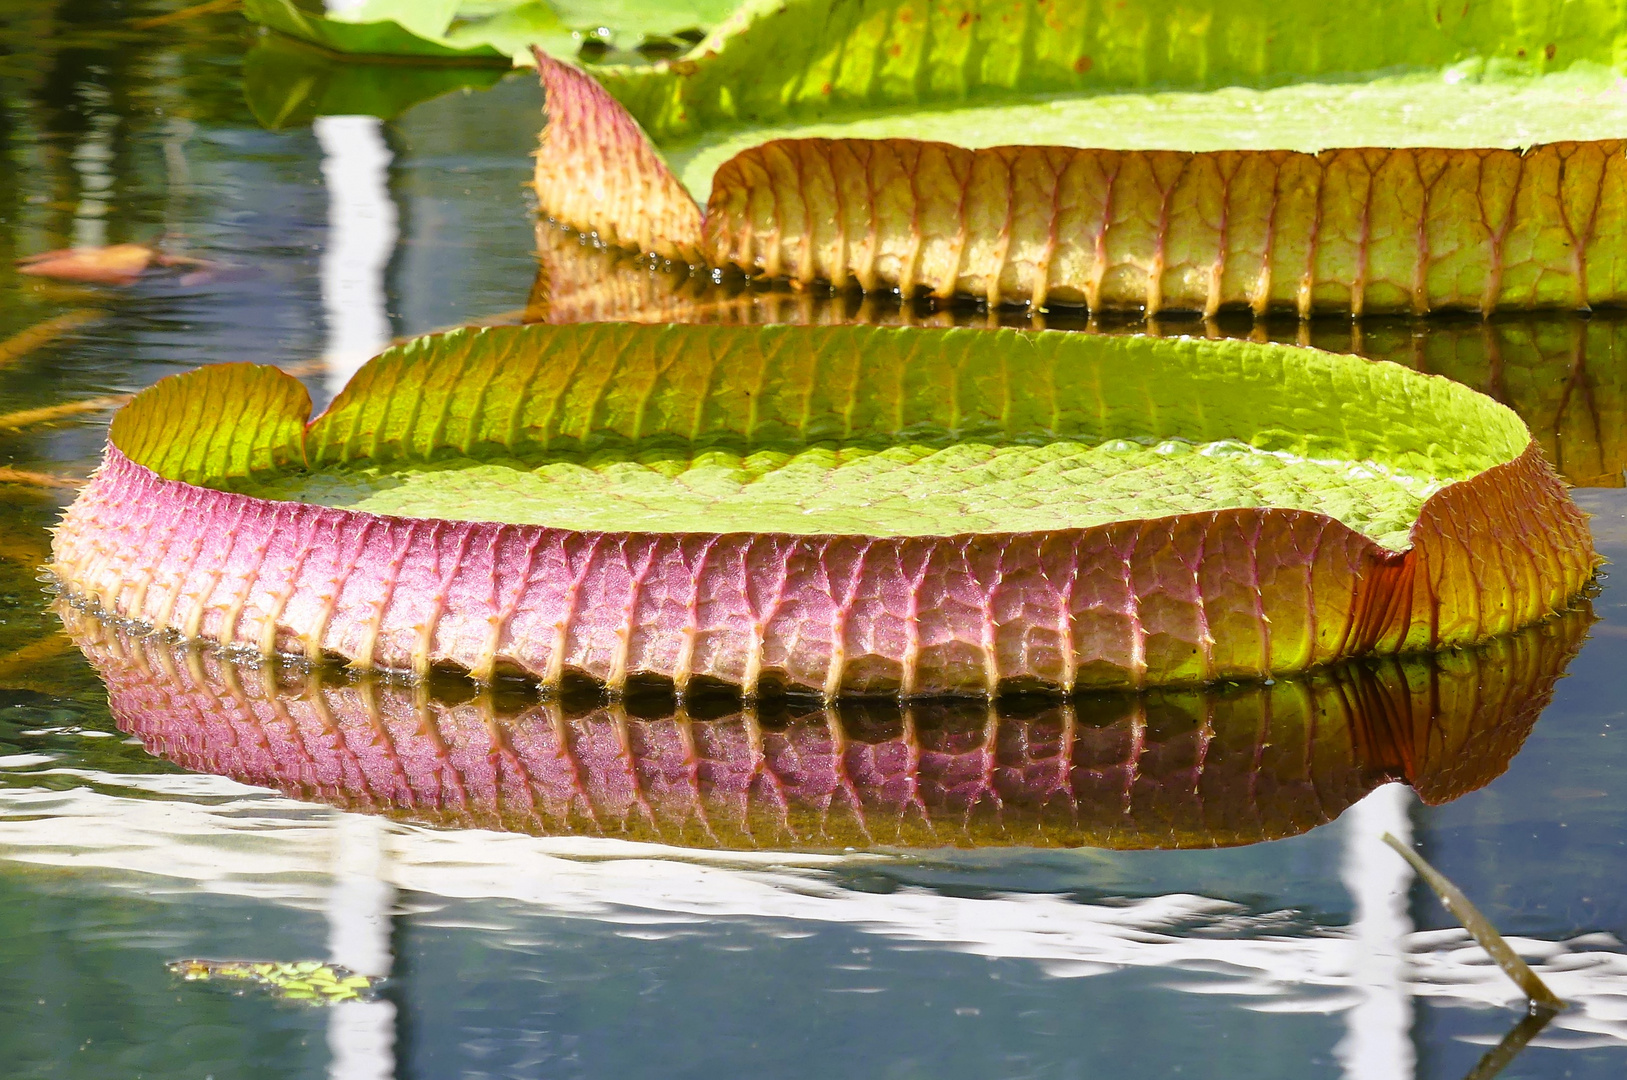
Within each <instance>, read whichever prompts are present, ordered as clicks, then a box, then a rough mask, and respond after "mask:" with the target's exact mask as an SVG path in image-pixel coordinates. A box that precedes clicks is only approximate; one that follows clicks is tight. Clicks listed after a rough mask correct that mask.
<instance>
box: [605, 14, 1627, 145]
mask: <svg viewBox="0 0 1627 1080" xmlns="http://www.w3.org/2000/svg"><path fill="white" fill-rule="evenodd" d="M1624 39H1627V21H1624V19H1623V16H1622V13H1621V11H1620V9H1619V8H1618V6H1617V5H1616V4H1614V3H1612V2H1611V0H1473V2H1471V3H1467V4H1463V5H1460V6H1459V7H1456V8H1453V6H1452V5H1451V4H1435V3H1415V2H1412V0H1375V2H1373V3H1363V4H1349V3H1339V2H1337V0H1305V2H1302V3H1297V4H1283V3H1278V2H1276V0H1183V2H1173V0H1148V2H1141V3H1133V4H1121V3H1118V2H1117V0H1099V2H1085V3H1074V4H1063V3H1053V2H1046V0H836V2H831V0H753V2H751V3H747V4H745V5H744V6H742V7H741V9H740V10H739V11H738V12H736V14H735V15H734V17H733V18H731V19H729V20H728V21H727V22H725V23H723V24H722V25H720V26H718V28H717V29H716V30H715V31H714V32H713V33H712V34H711V36H710V37H708V38H707V39H706V40H705V41H702V42H701V43H700V44H699V45H697V46H696V47H695V48H694V50H692V51H691V52H690V53H689V54H688V55H687V56H684V57H682V58H680V59H677V60H673V61H667V62H663V63H661V64H657V65H655V66H653V67H648V68H619V69H618V68H606V69H600V70H598V71H596V73H595V74H596V76H597V77H598V78H599V79H600V80H601V81H602V82H603V83H604V84H605V86H606V87H607V88H608V89H609V90H610V92H611V93H612V94H613V95H615V96H616V97H617V99H618V100H620V101H621V102H622V103H623V104H624V105H625V106H626V107H627V108H628V110H629V111H630V112H632V114H633V115H634V116H635V117H636V118H637V119H638V120H639V122H640V123H641V124H642V125H643V126H644V128H645V130H646V131H648V132H649V133H650V135H651V136H652V137H654V138H656V139H657V140H658V141H660V140H665V139H668V138H671V137H676V136H680V135H682V134H684V133H686V132H695V131H701V130H708V129H715V128H720V127H726V126H731V125H753V124H778V123H783V122H787V121H798V120H800V121H806V120H809V119H812V118H824V117H831V116H834V115H838V114H851V113H855V112H863V111H865V110H874V109H878V108H888V109H892V110H894V111H897V110H900V109H901V108H909V107H917V108H920V107H942V106H946V105H953V104H962V103H989V102H999V101H1009V100H1013V99H1018V98H1021V97H1022V96H1024V95H1044V94H1058V93H1070V94H1076V93H1083V94H1091V95H1095V94H1100V93H1103V92H1112V91H1124V90H1138V91H1159V90H1210V89H1216V88H1219V87H1226V86H1245V87H1255V88H1265V87H1272V86H1281V85H1285V84H1290V83H1300V82H1323V83H1327V84H1330V85H1337V84H1341V83H1345V84H1347V83H1350V82H1352V81H1366V80H1369V79H1372V78H1374V77H1381V76H1386V75H1397V74H1403V73H1409V72H1410V73H1423V72H1440V71H1441V70H1442V69H1448V68H1450V66H1451V65H1459V64H1461V63H1462V62H1464V61H1474V60H1478V61H1480V62H1482V63H1485V62H1492V63H1493V66H1494V69H1495V70H1499V71H1504V72H1509V73H1513V72H1519V73H1522V74H1525V75H1542V74H1547V73H1552V72H1558V71H1564V70H1566V69H1569V68H1570V67H1572V66H1573V65H1575V64H1577V63H1578V62H1584V63H1591V64H1594V65H1601V66H1605V67H1619V65H1620V63H1621V57H1620V43H1621V42H1622V41H1623V40H1624ZM1456 70H1457V71H1458V72H1459V77H1461V74H1462V73H1463V71H1464V69H1462V68H1458V69H1456ZM1469 70H1470V71H1472V70H1473V67H1472V66H1471V68H1470V69H1469ZM1416 103H1417V105H1418V107H1419V109H1420V111H1428V110H1434V111H1437V112H1443V113H1448V112H1451V111H1452V109H1451V106H1450V104H1449V102H1436V101H1434V100H1432V99H1431V97H1430V95H1429V93H1427V92H1420V93H1419V94H1418V95H1417V98H1416ZM956 141H958V140H956ZM1344 145H1346V146H1349V145H1359V144H1357V143H1354V142H1346V143H1344ZM1376 145H1385V144H1382V143H1380V144H1376Z"/></svg>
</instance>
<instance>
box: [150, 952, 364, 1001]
mask: <svg viewBox="0 0 1627 1080" xmlns="http://www.w3.org/2000/svg"><path fill="white" fill-rule="evenodd" d="M165 966H166V967H167V968H169V970H170V973H171V974H173V975H178V976H180V977H181V978H183V979H185V980H186V981H187V982H219V983H225V984H228V985H232V984H237V985H241V986H245V987H253V988H255V989H258V990H261V991H263V992H265V993H267V994H269V995H271V996H272V997H275V998H277V999H278V1000H280V1001H297V1002H301V1003H303V1004H306V1005H337V1004H339V1003H340V1002H344V1001H366V1000H369V999H370V998H372V997H373V991H374V990H375V988H376V987H377V986H378V984H379V983H380V982H382V981H383V980H382V979H378V978H373V977H370V976H367V975H358V974H356V973H355V972H353V971H351V970H350V969H349V968H345V967H340V966H339V965H337V964H325V963H323V962H322V961H320V960H172V961H171V962H170V963H168V964H166V965H165Z"/></svg>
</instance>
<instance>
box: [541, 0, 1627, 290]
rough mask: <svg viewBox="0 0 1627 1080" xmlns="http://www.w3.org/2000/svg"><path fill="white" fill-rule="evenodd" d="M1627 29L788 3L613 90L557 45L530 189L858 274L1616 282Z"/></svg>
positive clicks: (675, 246) (616, 74)
mask: <svg viewBox="0 0 1627 1080" xmlns="http://www.w3.org/2000/svg"><path fill="white" fill-rule="evenodd" d="M1624 32H1627V18H1624V16H1623V14H1622V13H1621V12H1620V11H1617V10H1616V8H1615V6H1614V5H1611V4H1606V3H1603V2H1599V3H1588V2H1567V3H1559V2H1558V0H1554V2H1550V3H1541V2H1539V3H1518V2H1514V0H1493V2H1489V3H1484V4H1476V5H1472V6H1471V7H1470V8H1465V9H1464V10H1463V11H1462V12H1460V13H1458V14H1457V15H1456V16H1450V17H1449V16H1448V14H1447V13H1445V12H1444V11H1443V10H1438V9H1437V8H1435V7H1433V6H1429V5H1422V4H1412V3H1403V2H1400V0H1387V2H1381V3H1376V4H1370V5H1334V4H1331V3H1323V2H1317V3H1311V4H1306V5H1280V4H1270V5H1268V4H1264V3H1259V4H1255V3H1245V4H1229V5H1214V6H1212V7H1211V6H1210V5H1205V4H1198V5H1191V4H1178V5H1177V4H1159V3H1152V4H1144V5H1126V6H1125V7H1123V8H1120V7H1117V6H1115V5H1113V4H1105V5H1102V8H1101V10H1097V8H1096V7H1095V6H1094V5H1079V6H1063V5H1051V4H1046V3H1040V2H1039V0H1001V2H994V0H988V2H980V0H969V2H968V3H965V4H955V3H949V4H940V3H927V2H926V0H921V2H919V3H916V2H903V0H893V2H886V0H880V2H867V0H851V2H847V3H838V4H835V5H826V4H816V3H803V2H800V0H792V2H789V3H784V4H778V5H766V6H761V5H760V6H758V7H756V8H754V9H752V11H749V12H743V13H742V14H741V15H740V16H739V17H737V18H736V19H734V20H731V21H730V23H728V24H726V25H725V26H724V27H720V28H719V30H718V31H717V32H715V33H714V34H713V36H712V37H711V38H709V39H708V40H707V41H706V42H703V43H702V44H701V45H700V46H698V47H697V49H696V50H695V52H694V53H693V54H691V55H690V56H687V57H685V58H683V59H682V60H679V61H674V62H668V63H664V64H659V65H656V66H655V67H653V68H646V69H641V70H633V69H611V68H600V69H596V70H595V71H594V73H593V74H594V78H595V79H597V80H598V81H599V82H600V83H601V84H602V85H603V88H604V89H605V90H607V91H608V93H609V95H610V96H608V97H607V96H605V95H604V94H601V93H598V88H597V87H594V88H588V87H584V86H581V85H579V84H580V83H581V82H584V81H585V80H584V79H583V77H582V76H581V75H580V74H579V73H575V72H573V71H569V70H566V69H564V68H562V67H561V66H560V65H558V64H556V63H554V62H552V61H549V60H546V59H544V60H543V61H542V62H541V68H542V74H543V81H544V84H545V86H546V87H547V88H548V93H549V100H548V105H547V111H548V118H549V119H548V124H547V126H546V129H545V132H544V137H543V138H544V150H543V153H542V154H541V155H540V156H539V158H538V165H537V189H538V192H539V195H540V198H541V204H542V208H543V211H544V213H545V214H546V215H548V216H550V217H553V218H555V219H557V220H559V221H561V222H564V223H566V224H569V225H572V226H574V227H577V228H579V229H582V230H583V231H587V232H593V233H596V234H598V235H599V236H602V237H604V238H605V239H607V240H609V241H610V242H611V243H615V244H619V245H625V246H629V247H636V248H638V249H641V250H646V251H654V252H656V253H658V254H660V255H662V256H664V257H668V258H675V259H684V260H687V261H693V262H702V263H705V264H707V265H710V266H735V267H739V268H740V269H742V270H744V271H746V272H747V273H752V274H760V275H763V276H765V277H769V278H780V277H783V278H789V279H792V280H796V281H800V282H802V283H804V284H812V283H815V282H827V283H830V284H832V285H835V286H838V287H845V286H847V285H849V284H853V283H856V284H857V285H858V286H859V287H861V288H862V289H864V290H866V291H872V290H876V289H897V290H899V291H901V292H903V293H905V294H906V295H908V294H911V293H914V292H917V291H920V292H927V293H931V294H932V295H935V296H940V297H948V296H952V295H960V296H973V297H977V298H979V299H983V300H986V301H987V302H989V303H991V304H998V303H1004V302H1024V301H1026V302H1027V303H1028V304H1030V305H1031V306H1033V307H1036V308H1045V307H1046V306H1047V305H1049V304H1073V305H1085V306H1088V307H1090V308H1091V309H1093V310H1101V309H1114V308H1120V309H1122V308H1132V309H1134V308H1144V309H1145V310H1147V311H1149V312H1153V313H1156V312H1159V311H1163V310H1201V311H1204V312H1206V313H1213V312H1215V311H1217V310H1220V309H1222V308H1226V307H1237V306H1245V307H1250V308H1252V309H1253V310H1254V311H1256V312H1260V313H1263V312H1265V311H1267V310H1271V309H1274V308H1289V309H1292V310H1295V311H1297V312H1298V313H1299V314H1300V315H1301V316H1302V317H1308V316H1310V315H1311V314H1313V313H1315V312H1317V311H1323V310H1329V311H1333V310H1336V311H1348V312H1352V313H1355V314H1364V313H1369V312H1375V311H1410V312H1412V313H1416V314H1424V313H1427V312H1430V311H1435V310H1440V309H1468V310H1477V311H1483V312H1490V311H1494V310H1497V309H1501V308H1517V309H1526V308H1549V307H1560V308H1587V307H1590V306H1599V305H1612V304H1621V303H1624V302H1627V271H1623V270H1622V269H1621V264H1620V263H1619V260H1618V259H1617V258H1616V257H1615V252H1616V251H1618V250H1619V249H1620V248H1621V246H1622V244H1623V243H1627V195H1624V191H1627V186H1624V185H1627V165H1624V161H1627V159H1624V156H1623V153H1622V147H1621V144H1620V143H1619V142H1617V141H1615V140H1616V139H1617V137H1618V136H1619V135H1620V134H1621V133H1622V132H1623V131H1627V92H1624V89H1623V88H1624V86H1627V82H1624V81H1623V80H1622V79H1620V78H1619V76H1618V74H1617V72H1618V70H1619V65H1620V59H1621V58H1620V57H1619V56H1618V52H1619V51H1620V46H1619V44H1618V43H1619V42H1620V41H1622V40H1623V35H1624ZM754 72H755V73H759V74H756V75H752V74H749V73H754ZM573 80H574V82H573ZM1126 88H1134V89H1135V90H1136V91H1137V92H1135V93H1125V92H1123V91H1124V90H1125V89H1126ZM1146 91H1153V92H1146ZM617 102H619V104H617ZM635 121H636V123H635ZM640 125H642V129H643V130H642V131H641V130H640ZM646 133H647V134H648V135H649V136H652V137H653V138H654V139H655V141H656V144H657V145H658V146H660V147H661V149H662V151H663V153H662V154H657V152H656V151H655V149H654V148H652V147H651V146H650V145H649V144H648V143H647V142H646V138H645V135H646ZM674 171H675V172H676V175H674V174H673V173H674ZM697 200H699V201H704V202H705V204H706V208H705V214H704V216H702V215H699V214H698V213H697V212H696V209H697V208H696V206H695V203H696V201H697Z"/></svg>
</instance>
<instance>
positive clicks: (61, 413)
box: [0, 394, 135, 431]
mask: <svg viewBox="0 0 1627 1080" xmlns="http://www.w3.org/2000/svg"><path fill="white" fill-rule="evenodd" d="M134 396H135V395H134V394H108V395H107V396H106V397H94V398H86V399H85V400H84V401H65V402H63V403H62V404H61V405H45V406H42V407H40V408H38V409H19V410H18V411H17V412H10V413H0V431H14V430H16V429H17V428H25V427H32V426H34V425H35V424H49V423H51V422H52V421H54V420H66V419H67V418H68V417H70V416H82V415H84V414H85V413H99V412H106V411H107V410H109V409H116V408H118V407H119V406H120V405H123V404H124V403H125V402H127V401H129V400H130V399H131V398H132V397H134Z"/></svg>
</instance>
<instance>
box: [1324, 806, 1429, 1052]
mask: <svg viewBox="0 0 1627 1080" xmlns="http://www.w3.org/2000/svg"><path fill="white" fill-rule="evenodd" d="M1412 799H1413V795H1412V791H1411V790H1410V789H1408V788H1407V787H1406V786H1404V785H1402V784H1385V785H1384V786H1383V787H1381V788H1379V789H1378V790H1376V791H1374V792H1373V793H1372V794H1370V795H1368V796H1367V797H1366V798H1365V799H1363V800H1362V801H1361V802H1359V803H1357V804H1356V805H1355V806H1352V807H1351V808H1350V809H1349V810H1347V811H1345V815H1344V820H1343V821H1342V822H1341V823H1340V824H1341V826H1342V827H1343V828H1344V830H1345V848H1344V861H1343V868H1342V874H1341V876H1342V877H1343V878H1344V883H1345V887H1346V888H1348V889H1349V890H1350V895H1351V897H1352V898H1353V899H1354V900H1355V902H1356V905H1355V915H1354V918H1353V919H1352V921H1351V924H1350V936H1349V937H1348V938H1347V939H1346V947H1347V948H1348V949H1349V950H1350V977H1351V981H1352V982H1353V983H1355V984H1356V986H1357V988H1358V992H1359V993H1360V994H1361V998H1360V1000H1359V1001H1357V1002H1356V1004H1355V1005H1354V1006H1352V1007H1351V1009H1350V1010H1349V1011H1348V1012H1346V1013H1345V1037H1344V1038H1343V1039H1342V1040H1340V1042H1339V1046H1338V1048H1337V1050H1336V1051H1335V1052H1336V1054H1337V1055H1338V1058H1339V1062H1340V1064H1341V1065H1343V1066H1344V1075H1345V1080H1404V1078H1407V1077H1411V1076H1413V1075H1414V1074H1415V1073H1416V1071H1417V1065H1418V1060H1417V1052H1416V1050H1415V1048H1414V1047H1413V1043H1412V990H1411V988H1410V987H1409V986H1408V985H1407V956H1406V952H1407V936H1408V935H1409V934H1411V933H1412V917H1411V915H1410V914H1409V912H1408V910H1407V896H1408V891H1409V890H1410V889H1411V888H1412V868H1411V867H1410V866H1408V865H1407V864H1406V862H1405V861H1404V860H1403V859H1402V858H1401V857H1400V856H1399V855H1397V854H1396V853H1395V852H1393V851H1391V850H1390V848H1389V847H1388V845H1386V844H1385V843H1384V841H1383V840H1381V839H1380V837H1382V836H1383V835H1384V834H1385V833H1387V832H1388V833H1393V834H1394V835H1395V837H1396V839H1398V840H1400V841H1401V842H1402V843H1404V844H1410V843H1411V842H1412V821H1411V819H1410V818H1409V817H1408V816H1407V815H1408V811H1409V810H1410V808H1411V806H1412Z"/></svg>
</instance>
